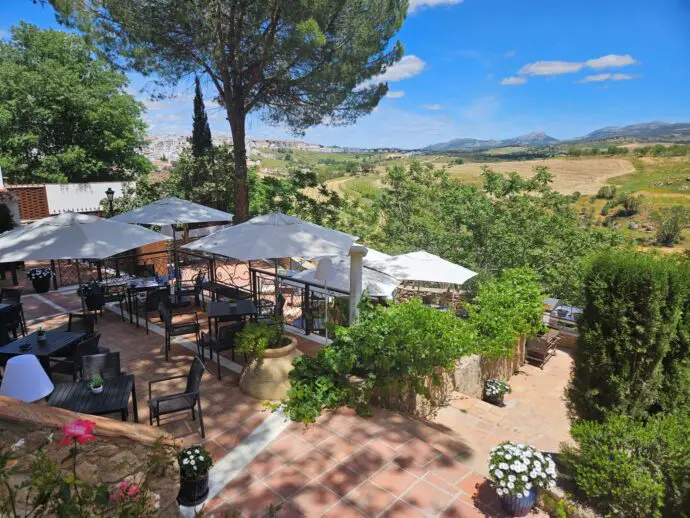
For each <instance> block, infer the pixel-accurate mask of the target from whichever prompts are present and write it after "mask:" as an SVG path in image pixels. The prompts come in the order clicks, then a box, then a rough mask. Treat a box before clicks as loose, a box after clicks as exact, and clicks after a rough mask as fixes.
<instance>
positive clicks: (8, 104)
mask: <svg viewBox="0 0 690 518" xmlns="http://www.w3.org/2000/svg"><path fill="white" fill-rule="evenodd" d="M127 84H128V82H127V78H126V77H125V76H124V75H122V74H120V73H118V72H117V71H115V70H114V69H113V68H112V67H111V66H110V65H109V64H108V63H107V62H106V61H105V60H103V59H99V58H97V57H95V56H94V55H93V52H92V48H91V47H90V46H89V45H88V44H87V43H86V42H85V41H84V40H83V39H82V38H81V37H80V36H78V35H75V34H69V33H66V32H61V31H55V30H43V29H39V28H38V27H36V26H34V25H29V24H26V23H21V24H20V25H18V26H16V27H14V28H13V29H12V37H11V39H10V40H0V167H2V168H3V173H4V174H5V177H6V178H8V179H9V180H11V181H12V182H15V183H21V182H26V183H38V182H68V181H70V182H86V181H103V180H121V179H128V178H132V177H134V176H136V175H137V174H138V173H142V172H146V171H148V170H149V168H150V164H149V162H148V160H147V159H146V158H144V157H143V156H141V155H140V154H139V150H140V149H141V147H142V146H143V145H144V136H145V124H144V122H143V121H142V120H141V114H142V110H143V107H142V105H141V104H140V103H138V102H137V101H135V100H134V98H133V97H132V96H131V95H129V94H128V93H127V92H126V91H125V88H126V87H127Z"/></svg>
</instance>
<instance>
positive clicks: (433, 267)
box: [367, 250, 477, 284]
mask: <svg viewBox="0 0 690 518" xmlns="http://www.w3.org/2000/svg"><path fill="white" fill-rule="evenodd" d="M367 266H368V267H369V268H374V269H375V270H378V271H380V272H384V273H387V274H388V275H390V276H392V277H395V278H396V279H400V280H407V281H419V282H440V283H445V284H464V283H465V282H467V281H468V280H469V279H471V278H472V277H474V276H475V275H477V273H476V272H473V271H472V270H468V269H467V268H465V267H464V266H460V265H459V264H455V263H451V262H450V261H446V260H445V259H442V258H441V257H439V256H437V255H433V254H430V253H428V252H425V251H424V250H421V251H419V252H410V253H409V254H402V255H395V256H393V257H391V258H390V259H379V260H374V261H369V262H368V263H367Z"/></svg>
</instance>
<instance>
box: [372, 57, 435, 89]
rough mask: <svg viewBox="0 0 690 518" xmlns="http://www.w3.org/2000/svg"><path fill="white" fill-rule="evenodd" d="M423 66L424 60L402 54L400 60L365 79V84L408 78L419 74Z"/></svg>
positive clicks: (424, 65)
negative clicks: (380, 72)
mask: <svg viewBox="0 0 690 518" xmlns="http://www.w3.org/2000/svg"><path fill="white" fill-rule="evenodd" d="M425 68H426V62H425V61H424V60H423V59H420V58H418V57H417V56H415V55H413V54H410V55H408V56H403V57H402V59H401V60H400V61H398V62H397V63H395V64H394V65H392V66H390V67H388V68H387V69H386V70H385V71H384V72H383V73H382V74H379V75H378V76H375V77H372V78H371V79H369V80H368V81H365V85H371V84H375V83H383V82H389V83H392V82H395V81H402V80H403V79H409V78H411V77H414V76H416V75H417V74H421V72H422V70H424V69H425Z"/></svg>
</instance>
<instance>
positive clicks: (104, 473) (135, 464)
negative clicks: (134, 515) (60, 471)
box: [0, 396, 179, 516]
mask: <svg viewBox="0 0 690 518" xmlns="http://www.w3.org/2000/svg"><path fill="white" fill-rule="evenodd" d="M74 419H87V420H89V421H93V422H95V423H96V428H95V430H94V434H95V435H96V437H97V439H96V440H95V441H92V442H90V443H87V444H84V445H82V446H79V456H78V462H77V476H78V477H79V478H80V479H82V480H84V481H86V482H88V483H89V484H107V485H114V484H116V483H117V482H119V481H120V480H136V481H139V480H141V479H142V477H143V475H144V471H145V470H146V462H147V460H148V458H149V454H150V453H151V452H152V451H153V450H154V448H155V447H156V444H158V443H159V441H160V443H159V444H163V445H166V446H173V445H174V439H173V438H172V436H170V435H168V434H166V433H163V432H161V431H159V430H158V429H156V428H153V427H150V426H146V425H141V424H133V423H125V422H122V421H116V420H114V419H108V418H105V417H98V416H91V415H82V414H77V413H74V412H70V411H68V410H62V409H58V408H52V407H48V406H46V405H43V404H25V403H22V402H20V401H17V400H14V399H11V398H7V397H3V396H0V447H2V449H6V448H7V447H8V446H10V445H14V444H17V443H18V441H24V444H23V446H21V447H20V448H17V450H16V452H15V453H14V454H13V456H12V457H13V458H12V461H11V462H12V464H13V465H14V468H15V469H16V471H17V473H16V474H15V475H13V476H12V477H11V478H10V485H15V484H17V483H19V482H21V481H22V480H24V479H26V477H27V475H28V473H29V471H30V465H31V462H32V461H33V460H34V459H35V452H36V451H37V450H38V449H39V448H42V449H43V451H44V452H45V453H46V454H47V455H48V456H49V457H50V458H52V459H54V460H56V461H57V462H58V463H59V462H61V461H62V459H64V458H65V456H66V454H67V450H68V448H67V447H64V446H58V445H57V441H59V440H60V438H61V437H62V434H61V433H60V428H61V427H62V426H63V425H64V424H67V423H69V422H71V421H73V420H74ZM150 486H151V491H152V492H153V494H154V495H157V496H156V497H155V498H156V500H157V501H158V502H159V506H160V507H159V508H160V513H159V516H174V515H176V514H177V503H176V501H175V498H176V496H177V490H178V487H179V471H178V467H177V463H176V462H172V463H171V464H170V465H168V466H167V467H166V469H164V470H163V469H161V470H160V472H159V473H156V474H155V475H154V476H152V477H151V478H150ZM2 497H3V495H2V494H0V498H2Z"/></svg>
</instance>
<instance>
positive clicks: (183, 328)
mask: <svg viewBox="0 0 690 518" xmlns="http://www.w3.org/2000/svg"><path fill="white" fill-rule="evenodd" d="M192 314H193V315H194V321H193V322H177V323H175V322H173V316H180V315H192ZM158 315H159V316H160V319H161V322H162V323H163V325H164V326H165V359H166V360H167V359H168V351H170V343H171V338H172V337H173V336H182V335H190V334H192V333H194V336H195V338H196V349H197V352H198V353H199V354H201V349H200V345H199V333H200V330H201V326H199V315H198V314H197V312H196V311H193V310H192V311H178V312H176V313H175V314H174V315H173V314H172V313H170V310H169V309H168V307H167V306H166V305H165V304H163V303H160V304H159V305H158Z"/></svg>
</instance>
